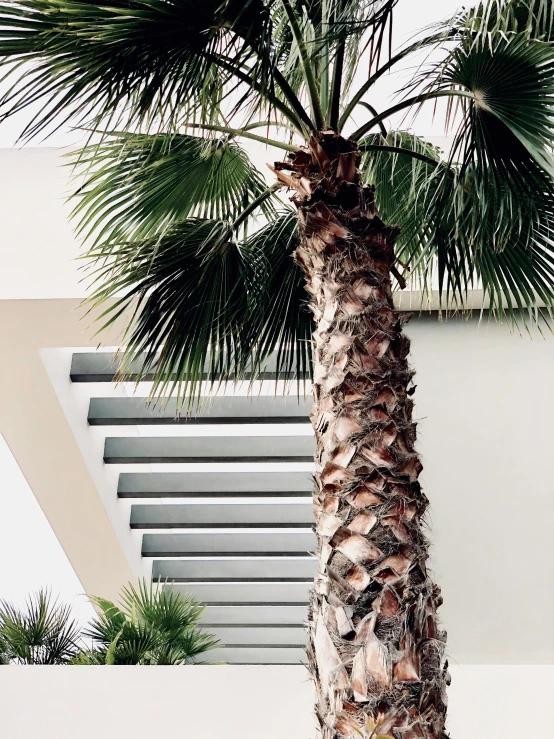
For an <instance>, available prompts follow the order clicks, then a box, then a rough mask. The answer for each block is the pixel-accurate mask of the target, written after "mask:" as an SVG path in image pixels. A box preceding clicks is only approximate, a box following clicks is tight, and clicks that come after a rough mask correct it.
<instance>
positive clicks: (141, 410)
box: [88, 396, 311, 426]
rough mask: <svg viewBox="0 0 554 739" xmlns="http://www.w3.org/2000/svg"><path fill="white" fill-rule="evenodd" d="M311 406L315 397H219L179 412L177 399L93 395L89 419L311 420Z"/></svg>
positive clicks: (108, 422)
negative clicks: (158, 401)
mask: <svg viewBox="0 0 554 739" xmlns="http://www.w3.org/2000/svg"><path fill="white" fill-rule="evenodd" d="M310 409H311V398H308V399H304V398H297V397H295V396H288V397H259V398H258V397H216V398H213V399H212V400H210V401H209V402H207V403H203V404H202V405H201V406H200V407H199V408H198V409H197V410H195V411H194V414H191V413H182V414H179V413H178V410H177V403H176V400H175V398H171V399H170V400H169V401H168V402H167V404H166V403H164V404H163V405H157V406H155V405H151V404H148V399H147V398H92V399H91V401H90V406H89V413H88V422H89V424H90V425H91V426H130V425H133V424H137V425H138V424H140V425H142V426H146V425H167V424H185V425H212V424H220V423H225V424H247V423H248V424H266V423H272V424H284V423H308V421H309V415H310Z"/></svg>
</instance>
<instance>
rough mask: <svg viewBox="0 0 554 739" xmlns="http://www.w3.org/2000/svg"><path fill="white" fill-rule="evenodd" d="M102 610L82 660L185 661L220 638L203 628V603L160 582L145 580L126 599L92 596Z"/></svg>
mask: <svg viewBox="0 0 554 739" xmlns="http://www.w3.org/2000/svg"><path fill="white" fill-rule="evenodd" d="M91 601H92V603H93V604H94V605H95V607H96V609H97V611H98V615H97V616H96V617H95V618H94V619H93V621H92V622H91V623H90V625H89V626H88V628H87V629H85V631H84V632H83V636H84V637H85V639H89V640H91V641H92V648H91V649H90V650H88V651H86V652H82V653H80V654H79V655H78V656H77V658H76V659H75V660H74V663H76V662H77V663H79V664H102V665H183V664H190V663H192V662H195V661H196V659H197V658H198V657H199V656H200V655H201V654H202V653H203V652H206V651H208V650H209V649H213V648H214V647H216V646H218V644H219V641H218V640H217V639H216V638H215V637H213V636H212V634H207V633H205V632H203V631H200V629H199V628H198V626H199V622H200V619H201V617H202V613H203V612H204V607H203V606H201V605H200V604H199V603H197V602H196V601H195V600H194V598H192V597H191V596H190V595H186V594H184V593H179V592H176V591H174V590H168V589H166V588H164V587H162V586H161V583H157V584H156V585H154V584H153V583H152V582H150V583H149V584H148V583H146V582H144V581H140V582H139V584H138V587H135V586H134V585H128V586H127V587H124V588H123V589H122V591H121V605H120V606H117V605H115V604H114V603H112V602H111V601H109V600H106V599H105V598H98V597H92V598H91Z"/></svg>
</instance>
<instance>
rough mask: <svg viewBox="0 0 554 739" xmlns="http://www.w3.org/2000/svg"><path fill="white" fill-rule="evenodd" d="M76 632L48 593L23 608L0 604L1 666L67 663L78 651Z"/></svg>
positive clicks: (67, 611) (65, 612)
mask: <svg viewBox="0 0 554 739" xmlns="http://www.w3.org/2000/svg"><path fill="white" fill-rule="evenodd" d="M78 641H79V630H78V626H77V623H76V622H75V621H74V620H73V619H72V618H71V612H70V608H69V606H64V605H62V604H60V603H58V601H56V600H52V596H51V595H50V593H49V592H48V591H45V590H40V591H39V592H38V593H37V594H36V595H32V596H30V597H29V598H28V599H27V602H26V604H25V608H23V609H20V608H18V607H17V606H15V605H13V604H11V603H8V602H7V601H0V654H1V660H2V661H3V662H4V663H9V662H17V663H21V664H36V665H56V664H67V663H68V662H69V661H70V660H71V659H72V658H73V657H74V655H75V654H77V652H78V651H79V644H78Z"/></svg>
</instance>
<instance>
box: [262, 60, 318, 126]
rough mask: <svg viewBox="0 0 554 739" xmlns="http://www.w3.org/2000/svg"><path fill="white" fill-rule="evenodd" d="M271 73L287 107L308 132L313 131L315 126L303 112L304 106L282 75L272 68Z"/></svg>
mask: <svg viewBox="0 0 554 739" xmlns="http://www.w3.org/2000/svg"><path fill="white" fill-rule="evenodd" d="M272 71H273V78H274V80H275V82H276V83H277V84H278V85H279V87H280V89H281V92H282V93H283V95H284V96H285V98H286V100H287V102H288V103H289V105H291V106H292V109H293V110H294V112H295V113H296V115H297V116H298V118H299V120H300V122H301V123H303V124H304V126H305V128H306V129H307V130H308V131H314V130H315V126H314V124H313V122H312V120H311V119H310V116H309V115H308V114H307V113H306V111H305V110H304V106H303V105H302V103H301V102H300V100H299V99H298V97H297V96H296V94H295V92H294V90H293V89H292V87H291V86H290V85H289V83H288V82H287V80H286V78H285V76H284V74H283V73H282V72H281V71H280V70H279V69H277V68H276V67H274V68H273V70H272ZM300 130H302V127H300Z"/></svg>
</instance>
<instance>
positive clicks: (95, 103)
mask: <svg viewBox="0 0 554 739" xmlns="http://www.w3.org/2000/svg"><path fill="white" fill-rule="evenodd" d="M269 20H270V19H269V14H268V13H267V11H266V8H265V6H264V3H263V1H262V0H245V1H244V2H236V0H227V1H224V2H220V0H134V2H132V3H128V2H123V1H122V0H106V1H105V2H101V3H96V2H94V3H93V2H85V1H84V0H16V1H15V2H13V3H5V4H4V5H2V7H1V8H0V59H1V60H2V61H3V64H4V66H5V70H6V74H5V77H6V79H7V80H9V81H10V83H12V84H11V85H10V88H9V90H8V92H6V93H5V95H4V96H3V97H2V99H1V100H0V114H3V115H11V114H13V113H15V112H17V111H19V110H21V109H23V108H26V107H27V106H29V105H30V104H32V103H34V102H36V101H41V103H42V105H41V110H40V112H39V113H38V114H37V116H36V117H35V118H34V119H33V120H32V121H31V123H30V124H29V126H28V127H27V129H26V131H25V134H26V135H29V136H32V135H34V134H36V133H37V132H38V131H41V130H43V129H44V128H45V127H48V126H52V125H54V126H55V127H58V126H60V125H62V124H63V123H64V122H65V121H66V120H72V121H74V122H76V123H78V124H82V123H83V122H91V121H92V122H95V123H96V124H98V123H99V122H100V121H102V120H104V121H105V120H110V121H111V122H112V124H111V128H114V127H117V126H118V125H119V123H121V125H146V126H151V125H153V124H154V123H155V122H158V123H160V122H162V121H163V122H164V124H165V125H166V126H167V125H168V124H169V123H171V122H172V123H173V124H175V123H178V122H179V121H182V120H183V117H184V116H185V114H187V115H188V118H189V120H190V119H191V116H192V117H194V116H200V117H201V118H203V119H209V118H212V117H213V116H214V115H217V114H218V111H219V108H220V105H221V102H222V99H223V97H224V96H225V95H228V94H229V91H228V90H227V92H226V91H225V86H226V85H227V83H229V82H230V80H233V79H234V80H235V84H236V81H237V76H236V73H237V70H238V71H240V70H241V69H242V68H244V67H245V66H246V67H247V68H249V69H250V73H251V77H250V79H251V80H256V84H257V90H256V91H255V93H254V98H255V99H258V98H260V99H261V101H263V100H264V99H267V96H270V95H271V89H272V81H271V79H270V71H271V68H272V62H271V57H270V26H269V25H268V24H269ZM225 60H226V65H225V64H222V61H225ZM229 60H231V64H230V67H229ZM250 92H252V90H251V91H250ZM250 92H249V91H248V90H247V91H246V92H245V93H244V95H245V96H246V97H248V95H249V94H250Z"/></svg>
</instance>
